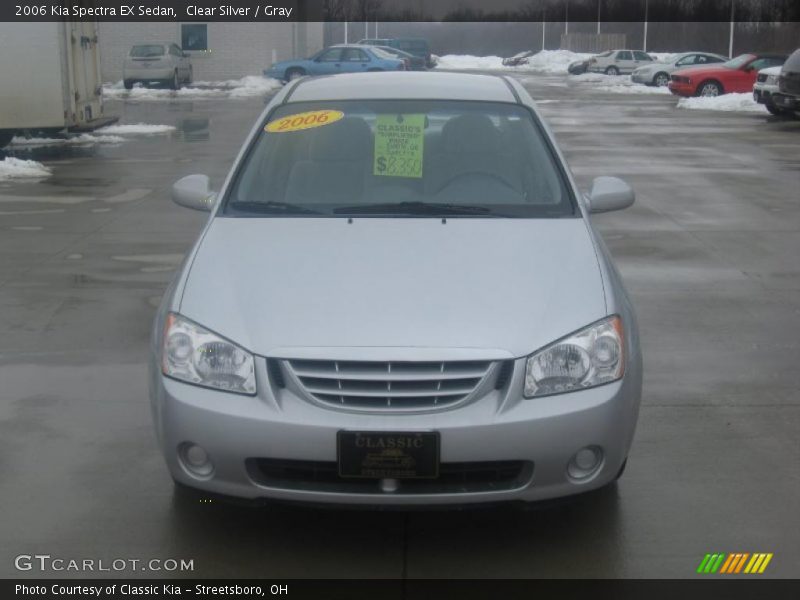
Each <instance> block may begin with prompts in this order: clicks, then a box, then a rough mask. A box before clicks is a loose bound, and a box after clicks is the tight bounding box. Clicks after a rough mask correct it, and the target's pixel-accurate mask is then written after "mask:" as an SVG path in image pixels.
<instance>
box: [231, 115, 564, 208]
mask: <svg viewBox="0 0 800 600" xmlns="http://www.w3.org/2000/svg"><path fill="white" fill-rule="evenodd" d="M223 213H224V214H226V215H236V216H288V215H293V216H294V215H317V216H343V215H350V216H356V215H399V216H408V215H410V214H414V215H425V216H435V215H461V216H486V217H564V216H573V215H575V214H576V211H575V210H574V203H573V201H572V199H571V195H570V193H569V192H568V188H567V186H566V184H565V179H564V174H563V172H562V171H561V170H560V169H559V167H558V166H557V163H556V160H555V158H554V156H553V152H552V150H551V148H550V146H549V145H548V143H547V141H546V139H545V137H544V135H543V133H542V131H541V129H540V127H539V126H538V125H537V123H535V122H534V117H533V115H532V114H531V113H530V112H529V111H528V110H527V109H525V108H523V107H521V106H518V105H512V104H504V103H487V102H466V101H460V102H452V101H421V100H414V101H410V100H409V101H394V100H392V101H387V100H370V101H367V100H364V101H338V102H333V101H331V102H314V103H311V102H308V103H305V102H304V103H292V104H288V105H283V106H280V107H278V108H277V109H276V110H275V111H274V112H273V114H272V115H271V117H270V120H269V123H268V124H267V125H266V126H265V127H263V128H262V129H261V132H260V133H259V135H258V137H257V138H256V139H255V140H254V143H253V145H252V146H251V148H250V150H249V151H248V153H247V154H246V156H245V158H244V159H243V161H242V164H241V166H240V167H239V169H238V170H237V173H236V175H235V178H234V181H233V183H232V185H231V188H230V190H229V192H228V194H227V197H226V199H225V202H224V205H223Z"/></svg>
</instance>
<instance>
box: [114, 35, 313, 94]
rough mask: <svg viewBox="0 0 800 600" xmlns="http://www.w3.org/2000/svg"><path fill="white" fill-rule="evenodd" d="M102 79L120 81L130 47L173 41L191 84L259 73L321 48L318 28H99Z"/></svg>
mask: <svg viewBox="0 0 800 600" xmlns="http://www.w3.org/2000/svg"><path fill="white" fill-rule="evenodd" d="M99 38H100V39H99V42H100V51H101V52H100V53H101V56H102V63H101V73H102V78H103V81H112V82H113V81H119V80H120V79H122V63H123V61H124V60H125V56H126V55H127V54H128V52H129V51H130V49H131V46H133V45H134V44H139V43H146V42H174V43H176V44H178V46H180V47H181V48H183V50H184V51H186V52H188V53H189V54H190V56H191V60H192V68H193V70H194V79H195V81H220V80H226V79H238V78H240V77H243V76H245V75H260V74H261V72H262V71H263V70H264V69H265V68H266V67H268V66H269V65H270V64H271V63H272V62H273V61H275V60H286V59H289V58H296V57H306V56H309V55H311V54H312V53H314V52H316V51H317V50H319V49H320V48H322V47H323V24H322V23H319V22H311V23H238V22H233V23H225V22H208V23H168V22H165V23H158V22H146V23H138V22H136V23H130V22H127V23H122V22H121V23H117V22H101V23H100V25H99Z"/></svg>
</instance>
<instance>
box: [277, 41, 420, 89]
mask: <svg viewBox="0 0 800 600" xmlns="http://www.w3.org/2000/svg"><path fill="white" fill-rule="evenodd" d="M405 69H406V63H405V61H403V60H402V59H399V58H396V57H394V56H391V55H390V54H388V53H386V52H384V51H382V50H380V49H379V48H375V47H373V46H359V45H357V44H340V45H337V46H331V47H330V48H325V49H324V50H320V51H319V52H318V53H317V54H315V55H314V56H312V57H311V58H301V59H297V60H283V61H281V62H277V63H275V64H273V65H272V66H271V67H270V68H269V69H264V75H265V76H266V77H272V78H274V79H279V80H281V81H291V80H292V79H296V78H298V77H304V76H306V75H332V74H335V73H358V72H361V71H404V70H405Z"/></svg>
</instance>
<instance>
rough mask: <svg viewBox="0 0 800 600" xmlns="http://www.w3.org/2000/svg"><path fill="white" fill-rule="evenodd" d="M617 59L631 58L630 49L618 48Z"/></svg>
mask: <svg viewBox="0 0 800 600" xmlns="http://www.w3.org/2000/svg"><path fill="white" fill-rule="evenodd" d="M617 60H633V58H631V52H630V50H620V51H619V52H617Z"/></svg>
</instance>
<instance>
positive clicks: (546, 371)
mask: <svg viewBox="0 0 800 600" xmlns="http://www.w3.org/2000/svg"><path fill="white" fill-rule="evenodd" d="M624 339H625V336H624V333H623V330H622V320H621V319H620V318H619V317H618V316H613V317H608V318H606V319H603V320H602V321H598V322H597V323H594V324H593V325H589V327H586V328H585V329H582V330H580V331H578V332H577V333H573V334H572V335H569V336H567V337H565V338H564V339H561V340H559V341H557V342H555V343H553V344H551V345H549V346H547V347H545V348H543V349H541V350H539V351H538V352H535V353H534V354H532V355H531V356H530V357H528V361H527V363H526V365H525V397H526V398H533V397H535V396H547V395H550V394H561V393H563V392H571V391H574V390H581V389H585V388H590V387H594V386H596V385H601V384H604V383H609V382H611V381H616V380H617V379H619V378H620V377H622V374H623V373H624V372H625V347H624Z"/></svg>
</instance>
